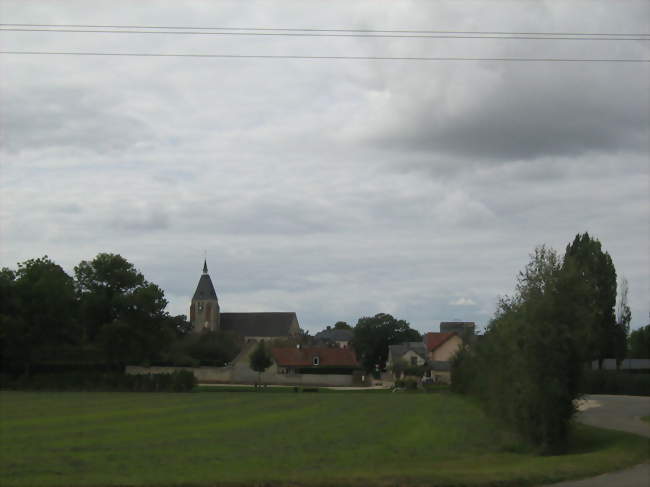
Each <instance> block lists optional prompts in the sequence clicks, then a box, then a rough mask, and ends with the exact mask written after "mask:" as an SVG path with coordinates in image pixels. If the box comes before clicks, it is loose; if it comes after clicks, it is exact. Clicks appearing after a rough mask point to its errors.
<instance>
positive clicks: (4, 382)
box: [0, 370, 196, 392]
mask: <svg viewBox="0 0 650 487" xmlns="http://www.w3.org/2000/svg"><path fill="white" fill-rule="evenodd" d="M195 386H196V378H195V377H194V374H192V372H190V371H188V370H177V371H174V372H172V373H164V374H140V375H127V374H121V373H115V372H103V373H99V372H95V371H90V372H75V373H60V374H35V375H31V376H10V375H7V374H3V375H1V376H0V389H10V390H32V391H33V390H37V391H38V390H43V391H124V392H131V391H133V392H189V391H191V390H193V389H194V387H195Z"/></svg>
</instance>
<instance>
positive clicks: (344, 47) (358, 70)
mask: <svg viewBox="0 0 650 487" xmlns="http://www.w3.org/2000/svg"><path fill="white" fill-rule="evenodd" d="M0 18H1V19H2V22H3V23H5V24H9V23H16V24H19V23H20V24H84V25H140V26H180V27H229V28H233V27H234V28H240V27H242V28H281V29H289V28H292V29H307V28H318V29H378V30H427V31H431V30H436V31H490V32H551V33H554V32H557V33H628V34H647V33H648V32H650V4H649V3H648V2H646V1H639V2H633V1H620V2H611V1H608V0H603V1H588V2H579V1H568V0H566V1H562V0H557V1H548V2H541V1H540V2H521V1H512V2H509V1H492V2H485V1H478V2H469V1H454V2H448V3H446V2H425V1H412V2H411V1H368V2H363V1H356V2H350V1H348V0H345V1H328V2H321V1H313V2H308V1H295V2H294V1H277V2H252V1H251V2H240V1H233V2H228V1H208V2H177V1H169V2H162V1H158V2H153V1H152V2H118V1H115V0H111V1H107V2H100V1H94V2H74V1H65V2H53V1H50V0H48V1H40V2H39V1H30V2H24V1H16V2H11V1H6V0H1V1H0ZM266 32H277V31H266ZM0 45H1V47H2V50H4V51H51V52H111V53H188V54H189V53H191V54H197V53H201V54H240V55H299V56H382V57H471V58H513V57H518V58H531V57H534V58H565V59H566V58H600V59H649V58H650V42H648V41H638V40H636V41H635V40H632V41H631V40H624V41H602V40H601V41H590V40H579V41H577V40H538V39H517V40H513V39H509V40H504V39H440V38H411V39H408V38H398V37H390V38H363V37H307V36H293V37H291V36H227V35H214V34H212V35H174V34H142V33H141V34H127V33H120V34H105V33H87V32H86V33H72V32H67V33H62V32H49V33H48V32H15V31H3V32H0ZM649 83H650V65H649V64H648V63H614V62H603V63H596V62H593V63H587V62H503V61H396V60H384V61H379V60H358V59H357V60H341V59H338V60H322V59H321V60H317V59H259V58H229V59H224V58H173V57H165V58H162V57H124V56H121V57H107V56H103V57H101V56H55V55H16V54H0V130H1V136H2V139H1V148H0V161H1V166H0V171H1V172H0V176H1V178H0V231H1V234H0V238H1V241H0V243H1V245H0V265H3V266H9V267H15V266H16V263H17V262H19V261H23V260H26V259H28V258H32V257H37V256H41V255H43V254H47V255H49V256H50V257H51V258H52V259H53V260H55V261H56V262H57V263H59V264H60V265H62V266H63V267H64V268H65V269H66V270H67V271H68V272H70V273H72V270H73V267H74V266H75V265H76V264H77V263H78V262H79V261H80V260H82V259H92V258H93V257H94V256H95V255H96V254H97V253H99V252H113V253H119V254H122V255H123V256H124V257H126V258H127V259H128V260H129V261H131V262H132V263H134V264H135V265H136V267H138V268H139V269H140V270H141V271H142V272H143V273H144V274H145V277H146V278H147V279H148V280H150V281H152V282H155V283H156V284H158V285H160V286H161V287H162V288H163V289H164V291H165V293H166V296H167V298H168V300H169V302H170V304H169V311H170V312H172V313H174V314H176V313H187V308H188V305H189V299H190V297H191V295H192V294H193V292H194V288H195V286H196V283H197V281H198V278H199V276H200V272H201V266H202V264H203V256H204V252H205V251H207V255H208V265H209V268H210V273H211V276H212V280H213V282H214V284H215V287H216V289H217V293H218V294H219V299H220V304H221V307H222V310H224V311H296V312H297V313H298V318H299V320H300V323H301V325H302V327H303V328H306V329H308V330H310V331H312V332H315V331H318V330H319V329H321V328H323V327H324V326H325V325H327V324H332V323H334V322H336V321H338V320H345V321H348V322H351V323H355V322H356V320H357V319H358V318H359V317H360V316H367V315H373V314H375V313H378V312H387V313H391V314H393V315H395V316H397V317H399V318H403V319H406V320H408V321H409V322H410V323H411V324H412V325H413V326H414V327H415V328H417V329H419V330H421V331H437V330H438V323H439V322H440V321H442V320H453V319H462V320H474V321H476V322H477V323H478V324H479V325H480V326H484V325H485V324H486V323H487V322H488V320H489V319H490V317H491V315H492V314H493V312H494V309H495V303H496V298H497V296H498V295H500V294H506V293H511V292H512V290H513V287H514V283H515V278H516V275H517V272H518V271H519V270H520V269H522V268H523V267H524V266H525V265H526V263H527V262H528V260H529V254H530V253H531V252H532V251H533V249H534V248H535V246H537V245H540V244H547V245H549V246H551V247H553V248H555V249H557V250H558V251H559V252H561V253H563V251H564V247H565V246H566V245H567V243H568V242H569V241H571V240H572V239H573V237H574V236H575V235H576V233H578V232H584V231H588V232H589V233H590V234H593V235H594V236H596V237H597V238H599V239H600V241H601V242H602V244H603V246H604V248H605V249H606V250H607V251H609V253H610V254H611V255H612V258H613V260H614V264H615V266H616V269H617V272H618V274H619V275H624V276H625V277H627V279H628V280H629V283H630V301H631V306H632V316H633V319H632V325H633V328H637V327H639V326H643V325H645V324H646V323H647V322H648V312H649V302H648V301H649V300H648V297H649V296H650V278H649V274H650V272H649V269H650V261H649V247H650V245H649V244H650V236H649V229H650V225H649V217H650V210H649V194H650V192H649V190H650V188H649V180H650V169H649V164H650V163H649V157H650V100H649V86H650V85H649Z"/></svg>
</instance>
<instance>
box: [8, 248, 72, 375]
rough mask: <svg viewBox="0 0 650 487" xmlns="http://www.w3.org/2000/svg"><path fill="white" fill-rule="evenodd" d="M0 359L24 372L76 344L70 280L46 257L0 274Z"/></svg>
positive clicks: (23, 263) (24, 263)
mask: <svg viewBox="0 0 650 487" xmlns="http://www.w3.org/2000/svg"><path fill="white" fill-rule="evenodd" d="M0 287H1V288H2V311H1V316H0V326H1V329H0V337H1V338H0V339H1V340H2V348H3V359H4V360H5V361H8V362H9V363H13V364H18V363H20V364H22V366H23V368H24V370H25V373H27V374H28V373H29V370H30V366H31V365H32V364H33V363H35V362H37V361H43V360H48V359H52V358H54V356H55V355H56V354H57V352H59V351H60V349H61V348H63V347H65V346H68V345H71V344H74V343H76V342H77V337H78V335H79V333H78V330H77V328H76V304H77V303H76V297H75V289H74V282H73V280H72V278H71V277H70V276H69V275H68V274H66V273H65V271H64V270H63V269H62V268H61V267H60V266H59V265H57V264H55V263H54V262H52V261H51V260H50V259H49V258H48V257H47V256H44V257H42V258H39V259H30V260H27V261H25V262H22V263H19V264H18V270H17V271H16V272H13V271H11V270H9V269H3V270H2V272H0Z"/></svg>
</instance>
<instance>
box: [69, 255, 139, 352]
mask: <svg viewBox="0 0 650 487" xmlns="http://www.w3.org/2000/svg"><path fill="white" fill-rule="evenodd" d="M74 274H75V279H76V282H77V288H78V292H79V295H80V303H81V317H82V320H83V323H84V327H85V328H84V332H85V338H86V339H87V340H88V341H94V340H95V338H96V337H97V335H98V334H99V332H100V330H101V327H102V326H103V325H105V324H107V323H111V322H112V321H114V320H117V319H120V318H121V317H122V315H123V312H124V311H125V309H124V308H125V306H127V303H126V301H125V299H124V297H125V296H128V295H130V294H131V293H132V292H133V291H135V290H136V289H138V288H140V287H142V286H145V285H146V284H147V283H146V281H145V279H144V276H143V275H142V274H141V273H140V272H138V270H137V269H136V268H135V266H134V265H133V264H131V263H130V262H128V261H127V260H126V259H125V258H124V257H122V256H121V255H118V254H108V253H101V254H98V255H97V256H96V257H95V258H94V259H93V260H92V261H85V260H83V261H81V262H80V263H79V265H78V266H76V267H75V268H74Z"/></svg>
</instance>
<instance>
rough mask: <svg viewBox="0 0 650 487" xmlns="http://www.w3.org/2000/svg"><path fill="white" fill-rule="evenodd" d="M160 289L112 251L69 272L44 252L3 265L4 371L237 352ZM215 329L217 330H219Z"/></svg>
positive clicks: (232, 342)
mask: <svg viewBox="0 0 650 487" xmlns="http://www.w3.org/2000/svg"><path fill="white" fill-rule="evenodd" d="M166 306H167V300H166V299H165V295H164V292H163V290H162V289H161V288H160V287H159V286H157V285H156V284H154V283H151V282H149V281H147V280H146V279H145V278H144V276H143V275H142V273H141V272H140V271H138V270H137V269H136V268H135V266H134V265H133V264H131V263H130V262H128V261H127V260H126V259H125V258H123V257H122V256H120V255H117V254H110V253H100V254H98V255H97V256H96V257H95V258H94V259H92V260H89V261H86V260H83V261H81V262H80V263H79V264H78V265H77V266H75V267H74V276H70V275H68V274H67V273H66V272H65V271H64V270H63V268H62V267H61V266H59V265H58V264H56V263H55V262H53V261H52V260H51V259H49V258H48V257H47V256H44V257H41V258H36V259H29V260H27V261H25V262H22V263H19V264H18V266H17V269H15V270H12V269H9V268H3V269H2V270H0V352H1V354H2V355H1V357H0V360H1V362H2V368H3V371H5V372H6V371H12V372H14V373H17V372H20V373H24V374H27V375H29V373H30V371H31V370H32V368H33V367H34V366H39V367H40V368H41V369H42V368H45V369H48V367H49V368H53V367H54V368H55V366H56V365H59V366H60V365H67V366H71V367H73V368H74V367H75V366H79V367H81V366H86V367H88V366H101V367H107V368H112V369H120V368H123V366H124V365H125V364H127V363H132V364H145V365H147V364H155V363H157V364H168V365H199V364H200V363H206V364H209V365H223V363H224V362H227V361H228V360H231V359H232V358H233V357H234V356H235V355H236V353H237V352H238V350H239V348H238V347H239V346H240V345H239V343H238V340H237V338H236V337H233V336H230V335H228V334H225V333H212V334H204V335H200V336H197V335H191V334H190V333H189V332H190V330H191V325H190V323H188V321H187V319H186V317H185V316H184V315H177V316H172V315H170V314H169V313H168V312H167V311H166V310H165V308H166ZM217 335H218V336H217Z"/></svg>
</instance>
